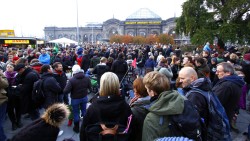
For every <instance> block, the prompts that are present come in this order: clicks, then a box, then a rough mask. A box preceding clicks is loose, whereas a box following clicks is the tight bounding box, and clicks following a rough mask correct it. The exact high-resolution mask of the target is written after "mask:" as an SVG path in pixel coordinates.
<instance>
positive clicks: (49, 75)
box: [41, 65, 62, 109]
mask: <svg viewBox="0 0 250 141" xmlns="http://www.w3.org/2000/svg"><path fill="white" fill-rule="evenodd" d="M41 73H42V77H41V79H43V80H44V81H43V84H42V86H43V87H42V89H43V91H44V94H45V102H44V104H43V108H44V109H47V108H48V107H49V106H50V105H52V104H54V103H56V102H58V94H59V93H60V92H62V89H61V87H60V85H59V83H58V82H57V81H56V79H55V78H54V77H53V70H52V68H51V66H50V65H43V66H42V68H41Z"/></svg>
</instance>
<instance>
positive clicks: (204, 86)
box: [184, 78, 212, 91]
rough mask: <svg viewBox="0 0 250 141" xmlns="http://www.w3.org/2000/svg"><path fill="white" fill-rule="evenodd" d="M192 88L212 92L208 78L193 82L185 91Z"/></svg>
mask: <svg viewBox="0 0 250 141" xmlns="http://www.w3.org/2000/svg"><path fill="white" fill-rule="evenodd" d="M191 87H194V88H199V89H201V90H204V91H209V90H212V84H211V81H210V80H209V79H208V78H199V79H197V80H195V81H193V82H192V83H191V84H190V85H189V86H188V87H187V88H184V89H185V90H186V89H189V88H191Z"/></svg>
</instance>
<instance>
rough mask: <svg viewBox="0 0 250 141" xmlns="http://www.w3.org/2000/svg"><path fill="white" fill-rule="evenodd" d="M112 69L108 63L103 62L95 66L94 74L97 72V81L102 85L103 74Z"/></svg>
mask: <svg viewBox="0 0 250 141" xmlns="http://www.w3.org/2000/svg"><path fill="white" fill-rule="evenodd" d="M108 71H110V68H109V66H107V65H103V64H98V65H96V66H95V67H94V70H93V72H92V73H93V74H96V75H97V82H98V84H99V86H100V79H101V76H102V75H103V74H104V73H105V72H108Z"/></svg>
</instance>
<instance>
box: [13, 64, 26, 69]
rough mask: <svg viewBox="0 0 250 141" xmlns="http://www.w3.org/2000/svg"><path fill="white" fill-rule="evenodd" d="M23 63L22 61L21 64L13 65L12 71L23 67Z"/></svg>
mask: <svg viewBox="0 0 250 141" xmlns="http://www.w3.org/2000/svg"><path fill="white" fill-rule="evenodd" d="M24 67H25V65H24V64H23V63H21V64H17V65H16V66H15V67H14V71H19V70H20V69H22V68H24Z"/></svg>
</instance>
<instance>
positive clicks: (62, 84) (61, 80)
mask: <svg viewBox="0 0 250 141" xmlns="http://www.w3.org/2000/svg"><path fill="white" fill-rule="evenodd" d="M53 77H54V78H55V79H56V81H57V82H58V83H59V85H60V87H61V92H59V94H63V89H64V88H65V86H66V83H67V79H68V78H67V76H66V74H65V72H63V71H62V72H60V73H59V72H56V71H54V73H53Z"/></svg>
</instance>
